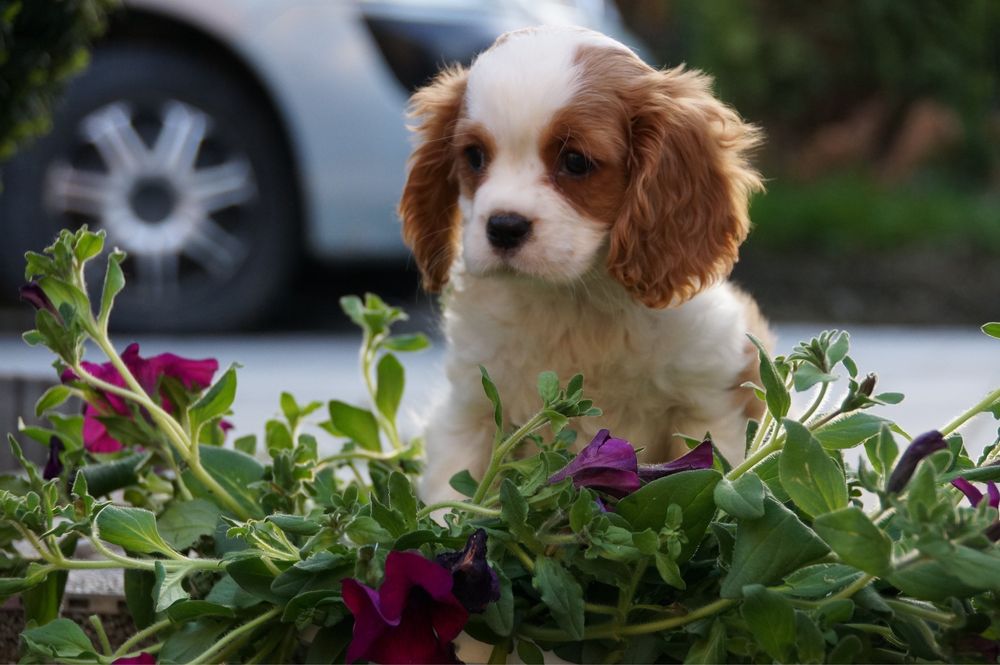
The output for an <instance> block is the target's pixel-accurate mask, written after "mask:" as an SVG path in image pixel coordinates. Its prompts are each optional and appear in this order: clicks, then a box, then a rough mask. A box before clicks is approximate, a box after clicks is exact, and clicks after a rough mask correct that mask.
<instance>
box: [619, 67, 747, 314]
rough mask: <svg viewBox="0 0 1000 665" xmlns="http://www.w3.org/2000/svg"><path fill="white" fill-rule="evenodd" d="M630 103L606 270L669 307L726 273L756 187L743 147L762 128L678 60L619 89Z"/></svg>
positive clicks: (653, 303)
mask: <svg viewBox="0 0 1000 665" xmlns="http://www.w3.org/2000/svg"><path fill="white" fill-rule="evenodd" d="M621 94H622V95H623V98H624V100H625V102H626V106H628V107H630V135H631V147H630V149H631V153H630V158H629V185H628V187H629V189H628V191H627V192H626V198H625V204H624V205H623V207H622V210H621V213H620V215H619V217H618V218H617V219H616V221H615V224H614V226H613V228H612V229H611V240H610V247H609V254H608V270H609V272H610V274H611V276H612V277H614V278H615V279H617V280H618V281H619V282H621V284H622V285H624V286H625V287H626V288H627V289H628V290H629V291H631V292H632V294H633V295H634V296H635V297H636V298H637V299H638V300H639V301H641V302H642V303H644V304H645V305H647V306H649V307H666V306H668V305H670V304H677V303H680V302H683V301H685V300H687V299H688V298H690V297H691V296H693V295H694V294H695V293H697V292H698V291H699V290H701V289H702V288H704V287H706V286H708V285H709V284H711V283H713V282H716V281H718V280H720V279H724V278H725V277H726V276H728V275H729V272H730V271H731V270H732V267H733V264H734V263H736V260H737V258H738V257H737V251H738V248H739V246H740V244H741V243H742V242H743V240H745V239H746V236H747V233H749V230H750V220H749V217H748V214H747V206H748V198H749V196H750V194H751V193H753V192H754V191H757V190H760V189H762V183H761V179H760V175H759V174H758V173H757V172H756V171H755V170H754V169H753V168H752V167H751V166H750V164H749V162H748V152H749V151H750V150H751V149H752V148H753V147H754V146H756V145H757V144H758V142H759V140H760V138H759V132H758V130H757V129H756V128H755V127H754V126H752V125H749V124H747V123H745V122H743V120H741V119H740V117H739V116H738V115H737V114H736V113H735V112H734V111H733V110H732V109H730V108H729V107H727V106H725V105H724V104H722V103H721V102H719V101H718V100H717V99H716V98H715V97H714V96H713V95H712V93H711V79H710V78H709V77H708V76H706V75H704V74H701V73H699V72H695V71H685V70H684V68H683V66H682V67H677V68H675V69H671V70H666V71H654V70H647V71H646V72H644V73H643V74H642V75H639V76H636V77H633V78H632V79H631V80H630V82H629V88H628V89H626V90H623V91H621Z"/></svg>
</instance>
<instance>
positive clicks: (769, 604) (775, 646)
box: [740, 584, 795, 663]
mask: <svg viewBox="0 0 1000 665" xmlns="http://www.w3.org/2000/svg"><path fill="white" fill-rule="evenodd" d="M740 614H741V615H742V616H743V619H744V621H746V622H747V626H748V627H749V628H750V632H751V633H752V634H753V636H754V639H755V640H756V641H757V643H758V644H759V645H760V646H761V648H763V649H764V651H766V652H767V653H768V655H770V656H771V658H774V659H775V660H777V661H778V662H780V663H784V662H787V661H788V658H789V652H790V651H791V648H792V645H793V644H794V643H795V609H794V608H793V607H792V604H791V603H789V602H788V601H787V600H786V599H785V598H784V597H783V596H782V595H781V594H778V593H775V592H774V591H769V590H768V589H766V588H765V587H764V586H762V585H760V584H750V585H748V586H745V587H743V605H742V607H741V608H740Z"/></svg>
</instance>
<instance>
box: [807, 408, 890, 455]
mask: <svg viewBox="0 0 1000 665" xmlns="http://www.w3.org/2000/svg"><path fill="white" fill-rule="evenodd" d="M887 425H892V422H891V421H889V420H886V419H885V418H879V417H878V416H873V415H872V414H870V413H863V412H854V413H849V414H847V415H846V416H844V417H842V418H838V419H836V420H834V421H832V422H830V423H829V424H827V425H824V426H823V427H822V428H820V429H819V430H817V431H816V432H814V433H813V435H814V436H815V437H816V439H817V440H818V441H819V442H820V444H822V446H823V447H824V448H826V449H828V450H843V449H846V448H853V447H854V446H857V445H858V444H861V443H864V442H865V441H866V440H868V439H870V438H871V437H873V436H875V435H876V434H878V433H879V430H881V429H882V427H884V426H887Z"/></svg>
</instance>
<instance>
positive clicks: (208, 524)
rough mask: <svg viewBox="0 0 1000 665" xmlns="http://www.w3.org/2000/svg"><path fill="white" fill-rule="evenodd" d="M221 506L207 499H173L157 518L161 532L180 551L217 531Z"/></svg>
mask: <svg viewBox="0 0 1000 665" xmlns="http://www.w3.org/2000/svg"><path fill="white" fill-rule="evenodd" d="M219 515H221V512H220V511H219V507H218V506H216V505H215V504H214V503H212V502H211V501H206V500H205V499H192V500H191V501H173V502H171V504H170V505H169V506H167V509H166V510H164V511H163V512H162V513H161V514H160V517H159V518H158V519H157V520H156V523H157V526H158V527H159V530H160V534H161V535H162V536H163V539H164V540H166V541H167V543H169V544H170V546H171V547H173V548H174V549H176V550H178V551H182V550H185V549H187V548H189V547H191V546H192V545H194V544H195V543H196V542H198V540H199V539H200V538H201V537H202V536H211V535H212V534H213V533H215V526H216V524H217V523H218V521H219Z"/></svg>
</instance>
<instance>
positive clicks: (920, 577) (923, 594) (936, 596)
mask: <svg viewBox="0 0 1000 665" xmlns="http://www.w3.org/2000/svg"><path fill="white" fill-rule="evenodd" d="M886 580H887V581H888V582H889V583H890V584H892V585H893V586H894V587H896V588H897V589H899V590H900V591H902V592H903V593H905V594H906V595H908V596H912V597H913V598H919V599H920V600H930V601H934V602H940V601H943V600H945V599H947V598H951V597H953V596H954V597H956V598H964V597H969V596H972V595H975V594H976V593H977V592H978V591H979V589H980V587H979V586H978V585H976V586H970V585H968V584H965V583H964V582H962V581H961V580H960V579H958V578H957V577H956V576H955V575H953V574H952V568H951V565H950V563H943V562H941V561H928V560H924V561H918V562H916V563H914V564H912V565H909V566H907V567H906V568H904V569H902V570H899V571H896V572H894V573H892V574H891V575H889V576H888V577H886Z"/></svg>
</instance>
